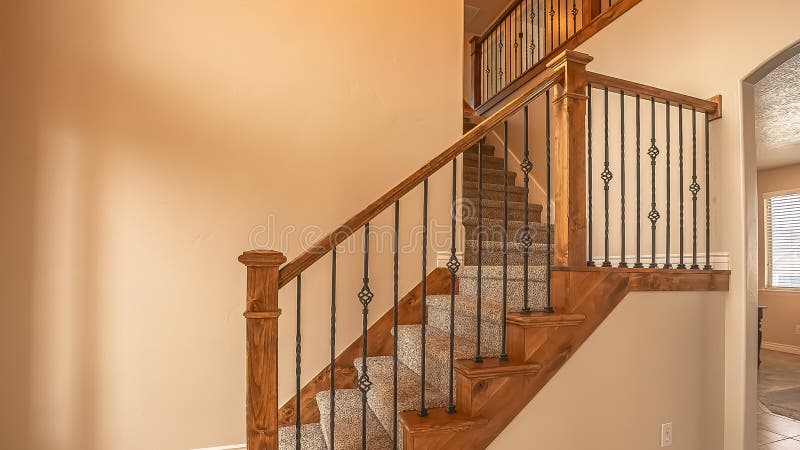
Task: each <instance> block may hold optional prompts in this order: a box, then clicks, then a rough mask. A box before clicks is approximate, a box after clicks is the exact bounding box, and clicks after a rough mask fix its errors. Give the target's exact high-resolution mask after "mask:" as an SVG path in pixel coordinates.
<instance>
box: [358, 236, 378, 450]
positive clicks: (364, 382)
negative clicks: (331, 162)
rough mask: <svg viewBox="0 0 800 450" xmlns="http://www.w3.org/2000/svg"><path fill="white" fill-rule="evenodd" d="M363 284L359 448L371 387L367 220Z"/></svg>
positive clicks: (364, 442)
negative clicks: (368, 360)
mask: <svg viewBox="0 0 800 450" xmlns="http://www.w3.org/2000/svg"><path fill="white" fill-rule="evenodd" d="M363 281H364V284H363V286H362V287H361V290H360V291H358V301H359V302H360V303H361V376H360V377H358V390H359V391H360V392H361V448H362V450H366V448H367V392H369V389H370V387H372V381H370V379H369V373H368V371H367V325H368V321H369V304H370V303H371V302H372V298H373V297H374V294H373V293H372V291H371V290H370V288H369V222H367V223H366V224H365V225H364V279H363Z"/></svg>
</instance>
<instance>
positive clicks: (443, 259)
mask: <svg viewBox="0 0 800 450" xmlns="http://www.w3.org/2000/svg"><path fill="white" fill-rule="evenodd" d="M456 257H457V258H458V260H459V261H460V262H461V263H462V264H463V263H464V252H456ZM449 259H450V251H449V250H448V251H440V252H437V253H436V267H447V266H446V264H447V261H448V260H449ZM669 259H670V262H671V263H672V264H673V267H674V266H675V265H677V263H678V261H679V259H680V255H679V254H673V255H670V258H669ZM608 260H609V261H611V264H612V265H613V266H614V267H617V265H619V262H620V260H621V258H620V257H619V256H611V257H609V258H608ZM625 260H626V261H627V262H628V265H629V266H631V267H633V262H634V261H636V255H631V256H626V257H625ZM666 260H667V256H666V255H665V254H660V255H656V264H658V265H659V266H663V265H664V263H665V262H666ZM683 260H684V262H685V263H686V265H687V266H689V265H691V264H692V256H691V255H686V254H684V255H683ZM594 262H595V264H596V265H597V266H598V267H599V266H600V265H602V264H603V257H599V258H598V257H596V256H595V258H594ZM642 262H643V263H644V264H645V266H647V265H648V264H650V255H642ZM697 263H698V264H699V265H700V267H703V265H705V263H706V255H705V253H704V254H702V255H699V254H698V255H697ZM711 266H712V267H713V268H714V269H716V270H730V268H731V266H730V262H729V259H728V253H727V252H719V253H712V254H711Z"/></svg>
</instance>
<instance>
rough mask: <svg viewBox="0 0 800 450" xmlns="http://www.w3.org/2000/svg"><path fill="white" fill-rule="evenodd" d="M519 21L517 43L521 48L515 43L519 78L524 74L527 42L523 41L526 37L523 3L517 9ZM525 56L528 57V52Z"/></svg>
mask: <svg viewBox="0 0 800 450" xmlns="http://www.w3.org/2000/svg"><path fill="white" fill-rule="evenodd" d="M517 19H519V21H518V23H517V41H516V42H519V46H517V43H516V42H515V43H514V50H517V67H518V71H517V76H519V75H521V74H522V62H523V61H524V58H523V57H522V53H523V52H524V50H523V49H524V48H525V42H524V40H523V38H524V37H525V34H524V33H523V32H522V24H523V23H524V20H523V19H524V17H523V15H522V3H520V4H519V7H517ZM525 56H526V57H527V56H528V52H525Z"/></svg>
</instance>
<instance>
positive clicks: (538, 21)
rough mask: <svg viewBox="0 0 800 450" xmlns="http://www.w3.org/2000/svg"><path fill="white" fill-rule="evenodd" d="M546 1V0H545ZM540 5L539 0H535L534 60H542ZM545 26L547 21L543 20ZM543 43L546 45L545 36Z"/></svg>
mask: <svg viewBox="0 0 800 450" xmlns="http://www.w3.org/2000/svg"><path fill="white" fill-rule="evenodd" d="M545 2H547V0H545ZM541 10H542V6H541V4H540V0H536V48H537V50H536V52H537V58H536V62H539V61H541V60H542V15H541ZM531 26H533V18H531ZM546 27H547V21H545V28H546ZM544 45H545V46H547V39H546V37H545V42H544Z"/></svg>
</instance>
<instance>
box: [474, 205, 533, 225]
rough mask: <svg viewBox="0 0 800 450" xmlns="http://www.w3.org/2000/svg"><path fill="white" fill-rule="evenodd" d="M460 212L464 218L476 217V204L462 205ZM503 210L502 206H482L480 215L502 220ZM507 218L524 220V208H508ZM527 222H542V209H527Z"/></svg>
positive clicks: (485, 217)
mask: <svg viewBox="0 0 800 450" xmlns="http://www.w3.org/2000/svg"><path fill="white" fill-rule="evenodd" d="M461 214H462V216H463V217H464V218H469V217H474V218H477V217H478V206H477V205H470V206H469V207H466V206H465V207H462V208H461ZM504 214H505V212H504V210H503V208H490V207H486V206H484V207H483V211H482V212H481V216H482V217H483V218H484V219H498V220H502V219H503V218H504ZM508 220H518V221H522V220H525V211H524V210H513V209H509V210H508ZM528 222H529V223H541V222H542V211H541V210H539V211H536V210H535V209H533V208H530V209H528Z"/></svg>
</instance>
